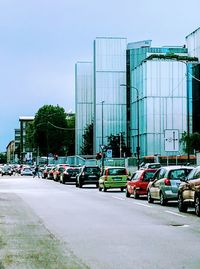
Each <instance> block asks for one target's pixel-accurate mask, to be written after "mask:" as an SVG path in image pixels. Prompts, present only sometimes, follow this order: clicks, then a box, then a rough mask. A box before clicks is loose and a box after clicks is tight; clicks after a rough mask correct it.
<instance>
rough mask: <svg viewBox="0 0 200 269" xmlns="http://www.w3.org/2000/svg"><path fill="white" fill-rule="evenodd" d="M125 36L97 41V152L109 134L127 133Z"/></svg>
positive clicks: (95, 44)
mask: <svg viewBox="0 0 200 269" xmlns="http://www.w3.org/2000/svg"><path fill="white" fill-rule="evenodd" d="M126 47H127V40H126V38H103V37H102V38H101V37H100V38H96V39H95V41H94V103H95V110H94V111H95V121H94V145H95V146H94V154H96V152H99V151H100V150H101V149H100V145H106V144H107V138H108V136H110V135H111V134H112V135H119V133H121V132H122V133H124V137H126V136H127V132H126V122H127V118H126V89H125V87H121V86H120V85H121V84H126Z"/></svg>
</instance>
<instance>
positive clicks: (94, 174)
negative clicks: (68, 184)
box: [76, 165, 101, 188]
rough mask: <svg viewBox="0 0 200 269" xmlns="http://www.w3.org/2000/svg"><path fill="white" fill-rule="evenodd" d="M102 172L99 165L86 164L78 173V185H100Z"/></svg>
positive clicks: (80, 186)
mask: <svg viewBox="0 0 200 269" xmlns="http://www.w3.org/2000/svg"><path fill="white" fill-rule="evenodd" d="M100 172H101V170H100V167H99V166H87V165H84V166H83V167H82V168H81V170H80V172H79V174H78V175H77V181H76V187H79V188H82V186H83V185H86V184H95V185H96V186H97V187H98V186H99V178H100Z"/></svg>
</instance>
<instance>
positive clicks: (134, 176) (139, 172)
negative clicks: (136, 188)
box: [131, 171, 143, 181]
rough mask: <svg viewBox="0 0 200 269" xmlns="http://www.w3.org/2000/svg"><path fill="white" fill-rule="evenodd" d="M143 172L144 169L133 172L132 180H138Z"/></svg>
mask: <svg viewBox="0 0 200 269" xmlns="http://www.w3.org/2000/svg"><path fill="white" fill-rule="evenodd" d="M142 173H143V172H142V171H138V172H135V173H133V175H132V177H131V181H134V180H137V179H138V178H139V177H140V175H141V174H142Z"/></svg>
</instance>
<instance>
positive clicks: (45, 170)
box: [41, 164, 53, 178]
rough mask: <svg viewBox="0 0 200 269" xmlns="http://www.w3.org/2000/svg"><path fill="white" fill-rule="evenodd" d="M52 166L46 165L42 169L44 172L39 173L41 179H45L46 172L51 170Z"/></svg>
mask: <svg viewBox="0 0 200 269" xmlns="http://www.w3.org/2000/svg"><path fill="white" fill-rule="evenodd" d="M52 167H53V165H52V164H50V165H47V166H45V167H44V170H43V171H42V172H41V176H42V178H47V175H48V172H49V171H50V170H51V169H52Z"/></svg>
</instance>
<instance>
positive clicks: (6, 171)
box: [1, 165, 13, 176]
mask: <svg viewBox="0 0 200 269" xmlns="http://www.w3.org/2000/svg"><path fill="white" fill-rule="evenodd" d="M12 174H13V170H12V168H11V167H10V166H9V165H4V166H3V167H2V171H1V175H2V176H12Z"/></svg>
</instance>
